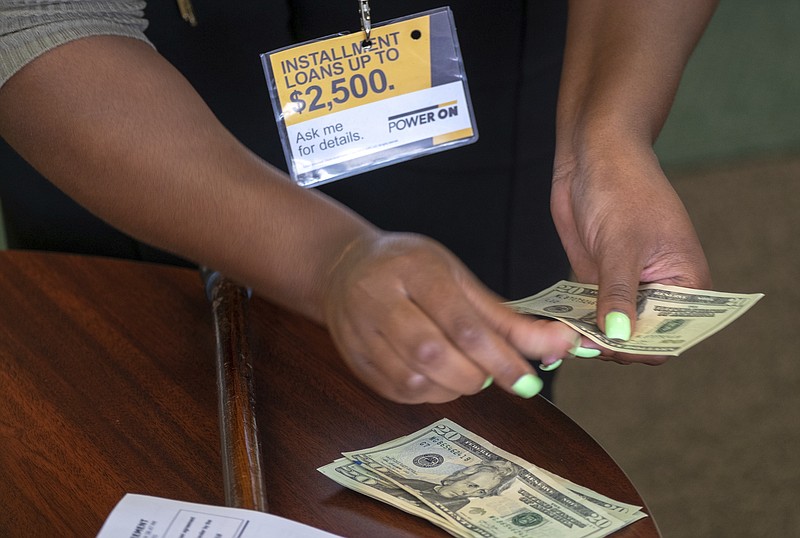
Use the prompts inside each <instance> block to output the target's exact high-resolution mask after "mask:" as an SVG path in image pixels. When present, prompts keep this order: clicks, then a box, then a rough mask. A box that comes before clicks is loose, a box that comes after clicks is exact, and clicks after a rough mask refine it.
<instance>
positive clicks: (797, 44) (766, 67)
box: [656, 0, 800, 167]
mask: <svg viewBox="0 0 800 538" xmlns="http://www.w3.org/2000/svg"><path fill="white" fill-rule="evenodd" d="M656 149H657V151H658V154H659V157H660V158H661V161H662V163H663V164H664V165H665V166H666V167H670V166H687V165H708V164H715V163H719V162H727V161H730V160H739V159H742V158H750V157H763V156H764V155H775V156H779V155H781V154H787V153H794V154H797V153H800V2H799V1H798V0H770V1H768V2H753V1H752V0H721V2H720V4H719V7H718V9H717V12H716V13H715V14H714V17H713V19H712V20H711V24H710V25H709V27H708V30H707V31H706V33H705V35H704V36H703V38H702V40H701V41H700V44H699V45H698V47H697V49H696V50H695V53H694V55H693V56H692V58H691V59H690V61H689V65H688V66H687V68H686V71H685V73H684V77H683V80H682V83H681V86H680V89H679V90H678V96H677V98H676V100H675V103H674V106H673V108H672V113H671V115H670V118H669V120H668V121H667V124H666V125H665V127H664V130H663V132H662V133H661V136H660V138H659V140H658V143H657V144H656Z"/></svg>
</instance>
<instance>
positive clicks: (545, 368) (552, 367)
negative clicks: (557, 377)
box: [539, 359, 564, 372]
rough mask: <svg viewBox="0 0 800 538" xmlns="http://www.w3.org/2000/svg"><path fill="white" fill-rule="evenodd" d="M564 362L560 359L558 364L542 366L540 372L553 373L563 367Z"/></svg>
mask: <svg viewBox="0 0 800 538" xmlns="http://www.w3.org/2000/svg"><path fill="white" fill-rule="evenodd" d="M562 362H564V360H563V359H558V360H557V361H556V362H553V363H550V364H540V365H539V370H541V371H542V372H552V371H553V370H555V369H556V368H558V367H559V366H561V363H562Z"/></svg>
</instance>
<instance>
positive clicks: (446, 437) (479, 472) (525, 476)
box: [319, 419, 647, 538]
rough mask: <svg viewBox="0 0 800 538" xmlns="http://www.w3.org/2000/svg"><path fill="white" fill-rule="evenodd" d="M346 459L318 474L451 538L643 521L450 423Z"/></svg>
mask: <svg viewBox="0 0 800 538" xmlns="http://www.w3.org/2000/svg"><path fill="white" fill-rule="evenodd" d="M343 455H344V458H341V459H338V460H336V461H334V462H332V463H330V464H328V465H325V466H323V467H320V468H319V471H320V472H321V473H323V474H324V475H325V476H327V477H329V478H331V479H332V480H334V481H335V482H337V483H339V484H341V485H342V486H344V487H346V488H349V489H352V490H354V491H357V492H359V493H363V494H364V495H367V496H369V497H373V498H375V499H378V500H380V501H383V502H385V503H387V504H390V505H392V506H394V507H396V508H399V509H400V510H403V511H405V512H408V513H410V514H413V515H415V516H419V517H422V518H424V519H426V520H428V521H430V522H431V523H433V524H435V525H438V526H439V527H441V528H442V529H444V530H446V531H447V532H449V533H450V534H452V535H454V536H465V537H482V538H488V537H496V538H511V537H520V538H522V537H526V536H531V537H534V536H535V537H548V538H582V537H584V536H591V537H593V538H595V537H597V538H599V537H601V536H607V535H609V534H611V533H613V532H615V531H617V530H619V529H621V528H622V527H624V526H626V525H628V524H630V523H633V522H634V521H637V520H639V519H641V518H644V517H647V515H646V514H645V513H643V512H642V511H641V507H639V506H633V505H629V504H626V503H623V502H619V501H615V500H613V499H609V498H608V497H606V496H604V495H602V494H600V493H596V492H594V491H592V490H590V489H588V488H585V487H582V486H579V485H577V484H574V483H572V482H570V481H569V480H566V479H564V478H561V477H560V476H557V475H555V474H553V473H551V472H548V471H546V470H544V469H541V468H539V467H537V466H536V465H534V464H532V463H529V462H527V461H525V460H523V459H521V458H519V457H517V456H515V455H513V454H510V453H508V452H506V451H505V450H503V449H501V448H498V447H496V446H494V445H493V444H491V443H490V442H488V441H487V440H485V439H483V438H481V437H479V436H478V435H475V434H474V433H472V432H470V431H468V430H466V429H464V428H462V427H461V426H459V425H458V424H456V423H454V422H452V421H450V420H448V419H441V420H439V421H438V422H436V423H434V424H432V425H430V426H428V427H427V428H423V429H421V430H419V431H418V432H416V433H413V434H411V435H407V436H405V437H401V438H399V439H396V440H394V441H389V442H388V443H384V444H382V445H378V446H376V447H373V448H368V449H364V450H357V451H353V452H345V453H343Z"/></svg>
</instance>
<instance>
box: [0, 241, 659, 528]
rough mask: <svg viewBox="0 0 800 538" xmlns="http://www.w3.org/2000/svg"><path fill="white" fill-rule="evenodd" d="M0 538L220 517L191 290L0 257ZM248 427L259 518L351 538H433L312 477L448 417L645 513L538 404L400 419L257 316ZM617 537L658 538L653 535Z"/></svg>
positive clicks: (447, 408) (205, 337)
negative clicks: (162, 518) (157, 502)
mask: <svg viewBox="0 0 800 538" xmlns="http://www.w3.org/2000/svg"><path fill="white" fill-rule="evenodd" d="M0 297H2V299H1V300H0V391H1V393H2V405H0V477H2V478H1V479H0V507H2V509H1V510H0V536H32V537H37V536H94V535H95V534H96V533H97V532H98V531H99V529H100V527H101V526H102V523H103V522H104V520H105V519H106V517H107V516H108V514H109V513H110V511H111V509H112V508H113V507H114V505H115V504H116V503H117V502H118V501H119V500H120V499H121V498H122V496H123V495H124V494H125V493H126V492H133V493H142V494H147V495H154V496H160V497H167V498H173V499H179V500H185V501H192V502H200V503H206V504H215V505H223V504H224V496H223V487H222V472H221V463H220V446H219V427H218V416H217V393H216V378H215V369H214V368H215V367H214V361H215V357H214V355H215V342H214V333H213V329H212V316H211V311H210V307H209V304H208V302H207V300H206V298H205V295H204V291H203V287H202V284H201V281H200V277H199V276H198V273H197V272H195V271H192V270H188V269H179V268H174V267H166V266H159V265H151V264H144V263H136V262H129V261H121V260H112V259H103V258H93V257H84V256H75V255H65V254H52V253H34V252H22V251H6V252H0ZM249 318H250V332H251V334H250V338H251V348H252V350H253V353H254V355H255V380H254V381H255V387H256V393H257V404H256V408H257V420H258V425H259V428H260V432H261V442H262V449H263V451H264V456H263V457H264V469H265V472H266V481H267V490H268V499H269V508H270V512H272V513H274V514H277V515H281V516H284V517H287V518H290V519H294V520H297V521H301V522H304V523H307V524H310V525H312V526H315V527H318V528H321V529H325V530H328V531H330V532H333V533H336V534H340V535H342V536H350V537H360V536H363V537H417V536H448V535H447V534H446V533H444V532H443V531H441V530H440V529H438V528H437V527H435V526H433V525H431V524H429V523H427V522H425V521H423V520H420V519H418V518H415V517H413V516H410V515H407V514H405V513H403V512H400V511H398V510H396V509H394V508H391V507H388V506H386V505H384V504H382V503H380V502H378V501H374V500H372V499H369V498H366V497H363V496H361V495H359V494H357V493H354V492H351V491H348V490H346V489H343V488H342V487H340V486H339V485H337V484H335V483H333V482H332V481H330V480H329V479H327V478H326V477H324V476H323V475H321V474H320V473H318V472H317V471H316V468H317V467H319V466H321V465H323V464H326V463H328V462H330V461H332V460H333V459H335V458H337V457H338V456H339V453H340V452H341V451H344V450H353V449H358V448H366V447H369V446H373V445H375V444H378V443H381V442H383V441H387V440H389V439H393V438H396V437H399V436H401V435H405V434H408V433H411V432H413V431H416V430H417V429H420V428H422V427H424V426H427V425H428V424H431V423H433V422H434V421H436V420H438V419H439V418H442V417H448V418H450V419H452V420H454V421H455V422H457V423H459V424H461V425H462V426H464V427H465V428H467V429H469V430H472V431H473V432H475V433H476V434H478V435H481V436H483V437H485V438H487V439H489V440H490V441H492V442H493V443H495V444H496V445H498V446H500V447H503V448H504V449H506V450H508V451H510V452H512V453H514V454H517V455H518V456H520V457H522V458H524V459H526V460H528V461H531V462H533V463H535V464H537V465H539V466H541V467H544V468H546V469H548V470H551V471H553V472H555V473H557V474H559V475H561V476H564V477H566V478H569V479H571V480H573V481H575V482H577V483H579V484H583V485H585V486H587V487H589V488H592V489H594V490H596V491H598V492H601V493H604V494H606V495H608V496H610V497H612V498H615V499H618V500H620V501H624V502H628V503H632V504H637V505H642V506H644V502H643V501H642V499H641V498H640V496H639V494H638V493H637V491H636V489H635V488H634V486H633V484H631V482H630V481H629V479H628V478H627V477H626V476H625V473H624V472H623V471H622V469H620V468H619V467H618V466H617V465H616V464H615V463H614V461H613V460H612V458H611V457H610V456H609V455H608V454H607V453H606V452H605V451H604V450H603V449H602V448H601V447H600V446H599V445H598V444H597V443H596V442H595V441H594V440H592V439H591V438H590V437H589V436H588V435H587V434H586V433H585V432H584V431H583V430H582V429H581V428H580V427H579V426H577V425H576V424H575V423H574V422H572V421H571V420H570V419H569V418H568V417H567V416H565V415H564V414H562V413H561V412H560V411H559V410H558V409H557V408H556V407H554V406H553V405H551V404H550V403H549V402H548V401H547V400H545V399H543V398H540V397H536V398H534V399H532V400H522V399H519V398H516V397H512V396H510V395H508V394H506V393H505V392H503V391H501V390H500V389H497V388H495V387H491V388H489V389H487V390H486V391H484V392H482V393H481V394H479V395H476V396H472V397H465V398H461V399H459V400H457V401H455V402H452V403H448V404H443V405H413V406H411V405H399V404H394V403H391V402H389V401H386V400H384V399H382V398H380V397H378V396H376V395H375V394H373V393H372V392H371V391H370V390H369V389H367V388H366V387H364V386H363V385H362V384H361V383H360V382H358V381H357V380H356V379H355V378H354V377H353V376H352V375H351V374H350V373H349V371H348V370H347V368H346V367H345V366H344V365H343V364H342V362H341V360H340V359H339V357H338V355H337V352H336V350H335V349H334V347H333V345H332V343H331V341H330V339H329V337H328V335H327V333H326V332H325V331H324V330H323V329H322V328H320V327H318V326H316V325H314V324H312V323H310V322H308V321H306V320H305V319H303V318H301V317H299V316H296V315H293V314H291V313H288V312H286V311H284V310H281V309H279V308H277V307H275V306H272V305H270V304H269V303H268V302H266V301H263V300H260V299H254V300H253V301H252V302H251V304H250V307H249ZM615 536H619V537H620V538H623V537H651V536H658V531H657V529H656V526H655V523H654V521H653V519H652V518H646V519H644V520H641V521H638V522H636V523H634V524H633V525H631V526H629V527H627V528H626V529H623V530H622V531H620V532H619V533H618V534H616V535H615Z"/></svg>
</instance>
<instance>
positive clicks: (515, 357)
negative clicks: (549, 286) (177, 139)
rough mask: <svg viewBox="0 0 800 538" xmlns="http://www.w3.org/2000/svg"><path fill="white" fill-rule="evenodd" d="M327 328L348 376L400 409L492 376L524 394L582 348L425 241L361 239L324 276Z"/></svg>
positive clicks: (379, 235) (452, 394) (465, 390)
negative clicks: (540, 370) (542, 368)
mask: <svg viewBox="0 0 800 538" xmlns="http://www.w3.org/2000/svg"><path fill="white" fill-rule="evenodd" d="M327 286H328V287H327V291H326V292H325V297H324V316H325V321H326V323H327V326H328V328H329V330H330V333H331V335H332V336H333V339H334V341H335V342H336V345H337V346H338V348H339V351H340V352H341V354H342V356H343V357H344V360H345V362H346V363H347V365H348V366H349V367H350V369H351V370H352V371H353V373H354V374H355V375H356V376H357V377H358V378H359V379H361V380H362V381H363V382H364V383H366V384H367V385H368V386H370V387H371V388H372V389H373V390H375V391H376V392H377V393H378V394H380V395H382V396H384V397H386V398H388V399H390V400H394V401H397V402H401V403H423V402H428V403H437V402H446V401H450V400H453V399H456V398H458V397H459V396H461V395H466V394H474V393H476V392H479V391H480V390H481V389H482V388H483V387H484V386H485V384H486V383H487V382H489V381H491V380H492V379H493V380H494V382H495V383H496V384H497V385H499V386H501V387H502V388H503V389H505V390H507V391H509V392H511V393H514V394H517V395H519V396H522V397H526V398H530V397H532V396H534V395H535V394H536V393H538V392H539V390H541V381H540V380H539V378H538V376H536V373H535V371H534V369H533V368H532V366H531V365H530V363H529V362H528V361H527V360H526V358H536V359H544V360H545V362H548V363H551V362H554V361H555V360H557V359H559V358H562V357H565V356H567V355H569V354H570V351H571V350H574V348H575V347H576V345H579V343H580V336H579V335H578V333H576V332H575V331H573V330H572V329H570V328H569V327H567V326H566V325H564V324H562V323H560V322H555V321H546V320H537V319H533V318H531V317H528V316H523V315H520V314H517V313H515V312H513V311H512V310H510V309H509V308H508V307H506V306H504V305H503V304H502V300H501V299H500V298H499V297H497V296H496V295H495V294H493V293H492V292H490V291H489V290H488V289H487V288H485V287H484V286H483V285H482V284H481V283H480V282H478V280H477V278H476V277H475V276H474V275H472V274H471V273H470V272H469V270H468V269H467V268H466V267H465V266H464V265H463V264H462V263H461V262H460V261H459V260H458V259H457V258H456V257H455V255H453V254H452V253H451V252H449V251H448V250H447V249H445V248H444V247H443V246H441V245H440V244H439V243H437V242H435V241H433V240H431V239H429V238H427V237H423V236H419V235H414V234H402V233H384V232H376V233H374V234H373V233H370V234H366V235H364V236H360V237H359V238H358V239H356V240H354V241H353V242H351V243H350V244H349V245H348V246H347V247H346V248H345V249H344V251H343V252H342V253H341V255H340V257H339V259H338V260H337V262H336V263H335V265H334V267H333V269H332V270H331V272H330V273H329V279H328V282H327Z"/></svg>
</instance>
